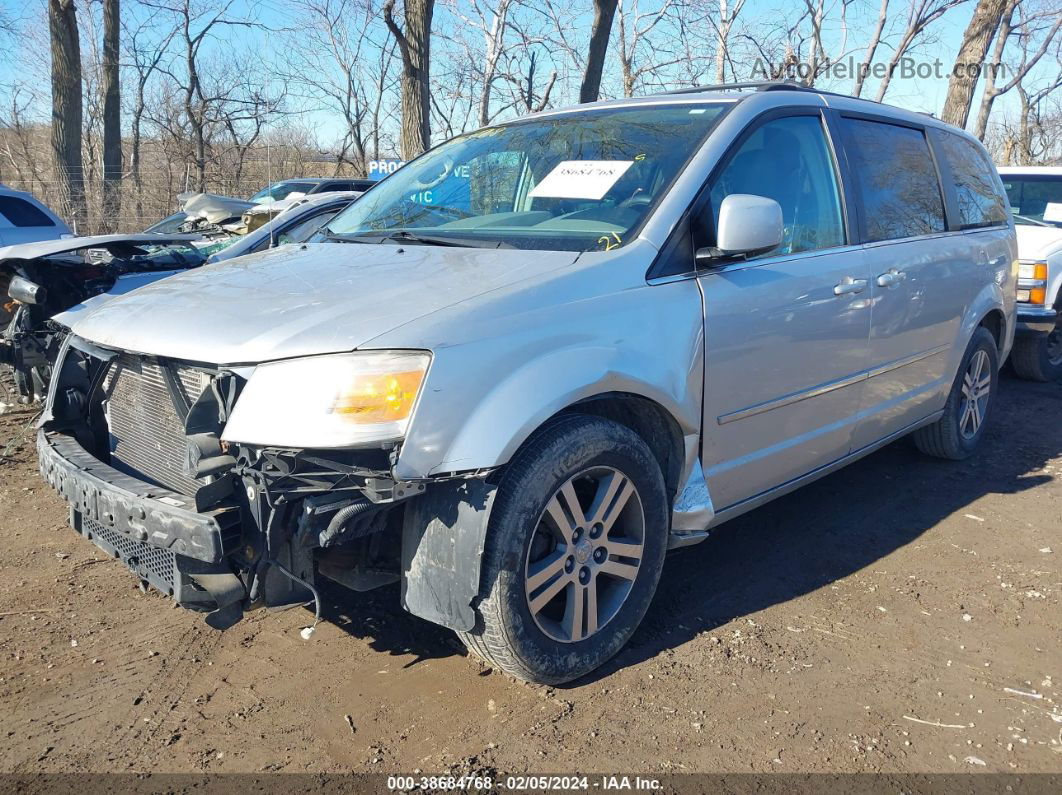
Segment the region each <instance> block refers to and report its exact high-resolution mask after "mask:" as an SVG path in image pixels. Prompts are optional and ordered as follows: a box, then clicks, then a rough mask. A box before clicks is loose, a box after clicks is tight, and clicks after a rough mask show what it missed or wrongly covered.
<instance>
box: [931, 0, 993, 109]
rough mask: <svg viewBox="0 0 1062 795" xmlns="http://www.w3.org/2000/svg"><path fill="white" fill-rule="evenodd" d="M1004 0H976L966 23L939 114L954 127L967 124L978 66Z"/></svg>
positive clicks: (982, 60)
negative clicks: (968, 21) (942, 107)
mask: <svg viewBox="0 0 1062 795" xmlns="http://www.w3.org/2000/svg"><path fill="white" fill-rule="evenodd" d="M1006 7H1007V0H978V2H977V7H976V8H975V9H974V13H973V18H972V19H971V20H970V24H969V25H967V26H966V32H965V33H964V34H963V37H962V45H961V46H960V47H959V54H958V55H957V56H956V58H955V66H954V67H952V73H951V77H949V78H948V96H947V98H946V99H945V100H944V110H943V112H942V113H941V114H940V118H941V119H943V120H944V121H946V122H948V123H949V124H954V125H955V126H956V127H966V121H967V119H969V117H970V105H971V104H972V103H973V94H974V88H975V87H976V85H977V78H978V70H979V69H980V67H981V65H982V64H983V63H984V60H985V55H986V54H987V52H988V47H989V45H990V44H991V43H992V39H993V37H994V36H995V35H996V30H998V29H999V23H1000V21H1001V20H1002V19H1003V12H1004V10H1005V9H1006Z"/></svg>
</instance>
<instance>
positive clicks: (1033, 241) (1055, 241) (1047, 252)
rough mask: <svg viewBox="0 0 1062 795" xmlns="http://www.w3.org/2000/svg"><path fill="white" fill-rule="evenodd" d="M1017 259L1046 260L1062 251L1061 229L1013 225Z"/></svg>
mask: <svg viewBox="0 0 1062 795" xmlns="http://www.w3.org/2000/svg"><path fill="white" fill-rule="evenodd" d="M1014 229H1015V231H1016V232H1017V233H1018V258H1019V259H1047V258H1048V257H1050V256H1051V255H1052V254H1054V253H1055V252H1056V251H1059V250H1062V229H1059V228H1058V227H1054V226H1033V225H1032V224H1015V226H1014Z"/></svg>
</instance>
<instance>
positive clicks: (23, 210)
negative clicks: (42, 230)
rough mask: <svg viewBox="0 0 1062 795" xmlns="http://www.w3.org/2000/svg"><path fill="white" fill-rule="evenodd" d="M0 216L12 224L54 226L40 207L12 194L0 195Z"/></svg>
mask: <svg viewBox="0 0 1062 795" xmlns="http://www.w3.org/2000/svg"><path fill="white" fill-rule="evenodd" d="M0 216H3V217H4V218H5V219H7V221H8V223H10V224H11V225H12V226H20V227H21V226H55V222H54V221H53V220H52V219H51V218H49V217H48V216H47V215H45V214H44V213H43V212H41V210H40V208H38V207H35V206H34V205H32V204H30V203H29V202H28V201H26V200H25V199H19V198H16V197H14V196H0Z"/></svg>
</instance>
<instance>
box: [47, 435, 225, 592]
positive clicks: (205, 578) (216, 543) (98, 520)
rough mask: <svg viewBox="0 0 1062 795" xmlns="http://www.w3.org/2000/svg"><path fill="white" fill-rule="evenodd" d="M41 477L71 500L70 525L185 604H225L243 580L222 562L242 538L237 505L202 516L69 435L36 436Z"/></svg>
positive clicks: (189, 503)
mask: <svg viewBox="0 0 1062 795" xmlns="http://www.w3.org/2000/svg"><path fill="white" fill-rule="evenodd" d="M37 456H38V460H39V463H40V470H41V474H42V475H43V477H44V479H45V480H47V481H48V483H49V484H50V485H51V486H52V487H53V488H54V489H55V490H56V491H58V492H59V494H60V495H61V496H62V497H63V498H64V499H65V500H66V501H67V502H68V503H69V504H70V523H71V525H72V526H73V528H74V529H75V530H76V531H77V532H79V533H80V534H81V535H83V536H84V537H86V538H88V539H89V540H91V541H92V542H93V543H95V544H96V546H98V547H99V548H100V549H102V550H104V551H105V552H107V553H108V554H110V555H113V556H114V557H116V558H119V559H120V560H122V561H123V562H124V563H125V564H126V566H128V567H129V568H130V569H131V570H132V571H133V572H134V573H135V574H136V575H137V576H138V577H139V578H140V579H141V580H143V581H146V582H148V583H149V584H150V585H152V586H153V587H155V588H156V589H158V590H159V591H161V592H162V593H164V594H166V595H168V596H171V597H173V598H174V599H175V600H177V601H178V602H179V603H181V604H182V605H184V606H186V607H194V608H199V609H214V608H223V607H225V606H226V605H227V604H231V603H233V601H237V600H239V599H242V597H243V589H242V583H240V580H239V578H238V577H236V575H235V574H233V573H232V571H231V568H230V567H228V566H227V565H226V564H225V563H224V562H223V561H224V557H225V555H226V554H227V553H228V552H230V551H232V549H233V548H235V547H236V545H237V544H238V542H239V536H240V525H239V509H238V508H236V507H235V506H231V507H222V508H217V509H214V510H212V511H208V512H203V513H199V512H196V511H195V510H189V509H188V507H187V506H193V507H194V500H193V499H192V498H191V497H187V496H185V495H183V494H178V493H176V492H173V491H169V490H168V489H165V488H162V487H161V486H155V485H153V484H150V483H145V482H144V481H141V480H137V479H136V478H134V477H131V476H129V475H126V474H125V473H123V472H119V471H118V470H117V469H114V468H113V467H111V466H108V465H107V464H104V463H103V462H101V461H98V460H97V459H95V458H93V457H92V455H91V454H89V453H88V452H87V451H86V450H85V449H84V448H83V447H82V446H81V445H80V444H79V443H78V442H77V441H76V440H75V439H74V438H73V437H71V436H69V435H67V434H64V433H58V432H49V431H45V430H41V431H39V432H38V434H37Z"/></svg>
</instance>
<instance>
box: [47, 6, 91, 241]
mask: <svg viewBox="0 0 1062 795" xmlns="http://www.w3.org/2000/svg"><path fill="white" fill-rule="evenodd" d="M48 30H49V34H50V38H51V50H52V155H53V158H54V160H55V167H56V170H57V171H58V172H59V185H60V191H61V192H62V196H61V202H62V210H63V214H64V215H65V216H66V218H67V220H68V221H69V222H70V225H71V227H72V228H73V229H74V230H75V231H82V232H83V231H84V226H85V185H84V182H83V177H84V172H83V165H82V160H81V42H80V40H79V38H78V31H77V12H76V10H75V8H74V0H48Z"/></svg>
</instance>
